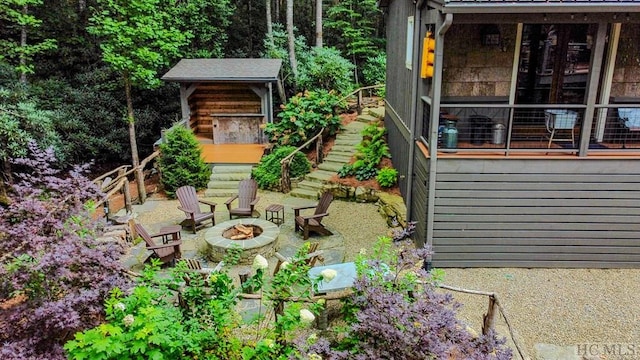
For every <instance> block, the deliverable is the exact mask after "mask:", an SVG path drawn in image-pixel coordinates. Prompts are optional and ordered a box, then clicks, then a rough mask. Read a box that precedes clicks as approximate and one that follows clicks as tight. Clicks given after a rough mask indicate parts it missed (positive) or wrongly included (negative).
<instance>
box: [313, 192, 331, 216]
mask: <svg viewBox="0 0 640 360" xmlns="http://www.w3.org/2000/svg"><path fill="white" fill-rule="evenodd" d="M332 201H333V194H332V193H330V192H328V191H326V192H324V193H323V194H322V196H321V197H320V201H318V205H316V212H315V213H314V215H318V214H324V213H326V212H327V210H328V209H329V205H331V202H332Z"/></svg>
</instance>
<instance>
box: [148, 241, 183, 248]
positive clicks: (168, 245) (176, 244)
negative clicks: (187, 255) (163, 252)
mask: <svg viewBox="0 0 640 360" xmlns="http://www.w3.org/2000/svg"><path fill="white" fill-rule="evenodd" d="M179 245H182V240H178V241H169V242H168V243H166V244H160V245H154V246H147V249H149V250H155V249H163V248H167V247H174V246H179Z"/></svg>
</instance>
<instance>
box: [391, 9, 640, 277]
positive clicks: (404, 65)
mask: <svg viewBox="0 0 640 360" xmlns="http://www.w3.org/2000/svg"><path fill="white" fill-rule="evenodd" d="M379 5H380V6H381V9H382V10H383V12H384V13H385V20H386V29H387V82H386V99H385V102H386V117H385V126H386V127H387V129H388V142H389V146H390V149H391V153H392V156H393V163H394V166H395V167H396V169H397V170H398V172H399V174H400V189H401V192H402V194H403V197H404V199H405V203H406V205H407V209H408V218H409V219H410V220H413V221H416V222H417V230H416V233H415V241H416V243H417V244H419V245H422V244H429V245H432V246H433V250H434V252H435V253H434V255H433V259H432V261H433V265H434V266H439V267H564V268H580V267H593V268H623V267H640V1H637V0H636V1H624V0H623V1H618V0H610V1H607V0H555V1H542V0H519V1H518V0H513V1H503V0H482V1H477V0H417V1H415V0H414V1H412V0H382V1H380V2H379Z"/></svg>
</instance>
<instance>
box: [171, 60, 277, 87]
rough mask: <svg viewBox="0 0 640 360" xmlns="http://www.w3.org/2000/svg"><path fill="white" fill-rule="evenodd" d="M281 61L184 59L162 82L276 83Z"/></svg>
mask: <svg viewBox="0 0 640 360" xmlns="http://www.w3.org/2000/svg"><path fill="white" fill-rule="evenodd" d="M281 65H282V60H280V59H182V60H180V62H178V63H177V64H176V66H174V67H173V68H171V70H169V71H168V72H167V73H166V74H164V76H163V77H162V80H165V81H176V82H194V81H250V82H275V81H277V80H278V73H279V72H280V66H281Z"/></svg>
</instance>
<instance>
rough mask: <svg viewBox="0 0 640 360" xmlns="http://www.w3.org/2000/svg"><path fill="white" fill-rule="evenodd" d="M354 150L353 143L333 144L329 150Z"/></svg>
mask: <svg viewBox="0 0 640 360" xmlns="http://www.w3.org/2000/svg"><path fill="white" fill-rule="evenodd" d="M334 151H336V152H355V151H356V147H355V145H333V147H332V148H331V152H334Z"/></svg>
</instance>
